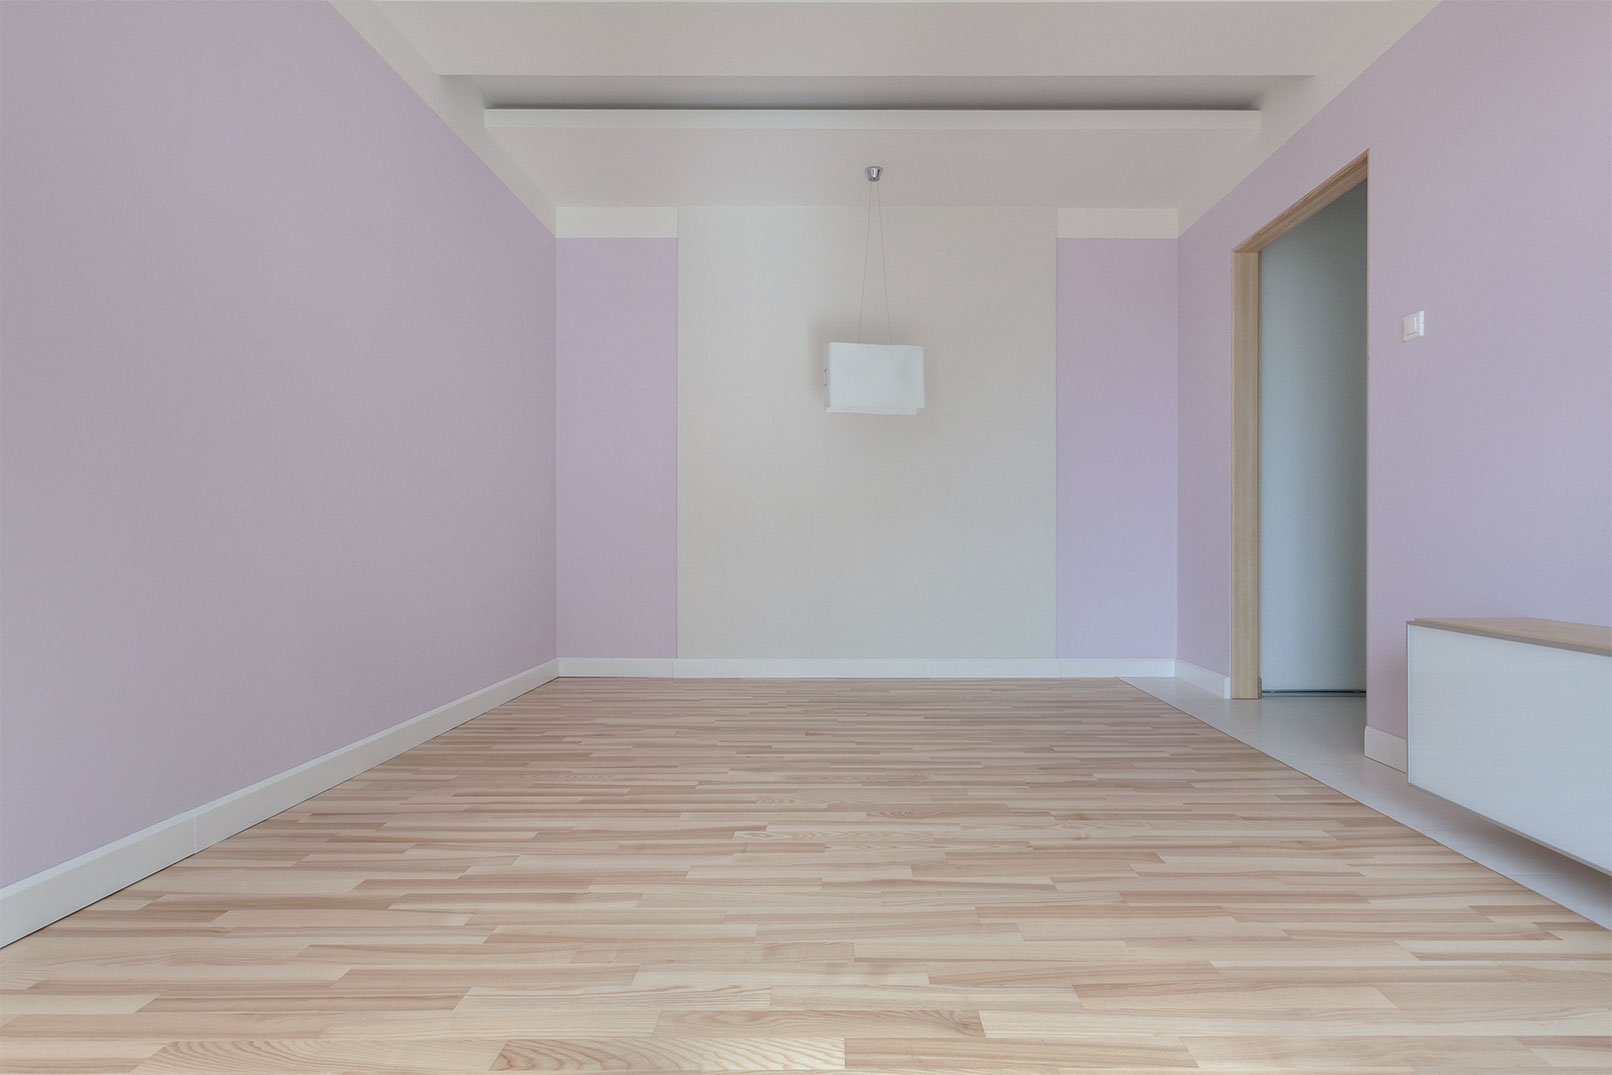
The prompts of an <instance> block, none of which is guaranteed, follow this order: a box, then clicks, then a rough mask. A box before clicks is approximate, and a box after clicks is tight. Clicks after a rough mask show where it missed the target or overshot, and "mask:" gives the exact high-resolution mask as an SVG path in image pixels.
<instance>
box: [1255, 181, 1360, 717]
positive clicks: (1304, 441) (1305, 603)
mask: <svg viewBox="0 0 1612 1075" xmlns="http://www.w3.org/2000/svg"><path fill="white" fill-rule="evenodd" d="M1259 267H1260V275H1259V280H1260V299H1259V309H1260V331H1259V351H1260V355H1259V440H1260V444H1259V452H1260V466H1259V544H1260V549H1259V553H1260V564H1259V574H1260V583H1259V622H1260V632H1259V648H1260V653H1259V674H1260V681H1261V684H1262V686H1263V687H1264V689H1265V690H1271V691H1278V690H1301V691H1302V690H1336V691H1363V690H1365V689H1366V186H1365V184H1361V185H1360V186H1358V187H1356V188H1355V189H1354V190H1352V191H1350V192H1349V193H1347V194H1345V195H1344V196H1343V197H1341V198H1339V199H1338V200H1337V201H1335V202H1333V203H1332V204H1331V205H1329V206H1327V207H1326V208H1325V209H1323V210H1321V212H1319V213H1317V214H1316V215H1315V216H1313V217H1311V218H1310V219H1309V220H1307V221H1305V222H1304V223H1303V224H1301V225H1300V226H1299V227H1297V228H1295V229H1294V230H1293V231H1291V232H1289V233H1288V234H1286V235H1284V236H1282V238H1280V239H1278V240H1276V241H1275V242H1274V243H1272V244H1271V245H1270V246H1268V247H1266V248H1265V250H1264V251H1263V252H1262V253H1261V254H1260V263H1259Z"/></svg>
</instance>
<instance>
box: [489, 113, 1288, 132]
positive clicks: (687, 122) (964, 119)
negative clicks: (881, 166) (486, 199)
mask: <svg viewBox="0 0 1612 1075" xmlns="http://www.w3.org/2000/svg"><path fill="white" fill-rule="evenodd" d="M486 123H487V126H488V128H510V129H528V130H634V131H638V130H673V131H691V130H721V131H763V130H792V131H1239V132H1255V131H1258V130H1259V129H1260V114H1259V112H1258V111H1257V110H1254V109H1239V110H1210V109H1169V110H1155V109H1102V110H1064V109H1034V110H985V109H801V108H781V109H770V108H489V109H487V111H486Z"/></svg>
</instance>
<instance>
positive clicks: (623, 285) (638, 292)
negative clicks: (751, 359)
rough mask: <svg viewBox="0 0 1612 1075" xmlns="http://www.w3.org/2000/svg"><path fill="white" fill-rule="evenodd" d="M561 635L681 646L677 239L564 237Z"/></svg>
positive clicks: (656, 648) (670, 652) (588, 648)
mask: <svg viewBox="0 0 1612 1075" xmlns="http://www.w3.org/2000/svg"><path fill="white" fill-rule="evenodd" d="M558 363H559V368H558V375H557V376H558V385H559V408H560V414H559V454H558V458H559V520H560V523H559V645H560V653H562V654H563V655H565V656H567V657H674V656H676V654H677V240H676V239H562V240H561V241H560V244H559V329H558Z"/></svg>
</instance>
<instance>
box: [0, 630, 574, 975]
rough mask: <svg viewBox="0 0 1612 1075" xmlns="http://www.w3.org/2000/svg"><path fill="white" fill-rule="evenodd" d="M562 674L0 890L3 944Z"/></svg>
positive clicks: (491, 690) (519, 680) (275, 779)
mask: <svg viewBox="0 0 1612 1075" xmlns="http://www.w3.org/2000/svg"><path fill="white" fill-rule="evenodd" d="M558 674H559V662H558V661H549V662H547V663H546V664H541V665H538V666H537V667H536V668H529V669H527V670H526V671H524V672H521V673H519V674H517V675H513V676H510V677H509V678H508V679H506V680H503V681H502V682H499V683H494V684H493V685H492V686H490V687H483V688H482V689H481V690H479V691H475V692H473V693H471V694H467V695H465V696H464V697H463V698H459V699H456V700H455V701H452V702H449V703H448V704H447V705H443V706H438V707H437V708H436V709H433V710H431V711H430V712H429V713H422V714H420V715H419V716H417V717H412V718H410V719H409V720H406V721H404V722H403V723H401V724H397V725H394V726H392V727H390V728H387V729H385V730H383V731H379V732H376V733H375V734H374V735H371V736H367V737H365V738H363V739H360V740H358V742H356V743H350V744H348V745H347V746H344V747H339V748H337V749H336V750H333V751H331V752H330V753H328V754H325V755H323V756H322V757H318V758H315V759H313V760H312V761H309V762H304V763H303V764H302V765H298V766H296V767H295V768H291V769H287V770H286V771H285V772H283V773H279V774H276V775H275V776H271V777H269V778H267V779H265V780H260V781H258V782H257V783H256V784H253V785H251V786H250V787H245V788H242V789H241V790H239V791H235V792H231V793H230V794H228V795H225V796H223V797H222V798H218V799H214V800H213V801H212V802H210V803H205V804H204V805H202V806H198V807H196V808H195V809H194V810H187V811H185V812H184V813H182V814H177V815H175V816H174V817H171V818H168V819H167V820H165V821H159V822H157V823H156V824H155V825H151V826H149V827H147V828H144V829H141V830H140V831H139V832H136V833H133V834H132V835H129V836H125V837H123V838H122V839H121V840H114V841H112V842H111V843H109V844H105V845H103V846H101V847H98V848H96V849H95V850H93V851H87V852H85V853H84V854H82V855H80V856H78V857H77V858H75V859H69V860H68V861H67V862H63V863H61V864H60V865H58V866H52V867H51V868H50V869H48V870H42V871H40V872H39V873H36V874H34V875H33V876H32V877H25V878H23V879H22V880H20V881H16V882H13V883H12V884H9V885H7V886H6V887H5V888H0V945H3V944H10V943H11V942H12V941H14V940H16V939H17V938H18V937H23V936H26V935H27V934H29V933H32V932H33V931H34V930H36V929H39V928H41V927H42V926H48V925H49V924H50V923H52V922H54V921H56V920H57V919H58V918H62V917H64V916H66V915H70V914H72V913H73V912H74V911H77V910H79V909H80V908H83V907H87V906H89V905H90V904H92V903H94V902H95V901H96V900H98V899H101V898H102V897H104V896H108V895H110V894H112V893H113V892H116V891H118V890H119V889H120V888H124V887H126V886H128V885H132V884H133V883H134V882H136V881H138V880H140V879H141V878H144V877H149V876H151V875H152V874H154V873H156V872H157V871H158V870H161V869H163V868H164V867H167V866H171V865H173V864H174V863H176V862H178V861H179V860H180V859H183V858H188V857H189V856H191V855H193V854H195V853H196V852H197V851H200V850H202V849H203V848H206V847H210V846H212V845H213V844H216V843H217V842H218V841H220V840H222V839H224V838H225V837H227V836H233V835H234V834H235V833H237V832H240V831H241V830H242V829H245V828H248V827H250V826H252V825H256V824H257V823H258V822H259V821H262V820H264V819H265V818H270V817H273V816H274V815H275V814H278V813H280V812H281V811H282V810H286V809H289V808H290V807H292V806H295V805H296V804H297V803H300V802H302V801H303V800H305V799H308V798H311V797H312V796H314V795H317V794H319V793H320V792H322V791H326V790H328V789H330V788H333V787H335V786H336V785H337V784H339V783H341V782H342V781H343V780H348V779H350V778H352V777H354V776H357V775H358V774H359V773H362V772H364V771H365V770H366V769H371V768H373V767H375V766H376V765H379V764H380V763H381V762H383V761H386V760H388V759H390V758H395V757H397V756H398V755H399V754H401V753H403V752H404V751H405V750H410V749H412V748H413V747H417V746H419V745H420V744H421V743H423V742H425V741H426V740H428V739H431V738H434V737H435V736H438V735H441V734H442V733H443V732H445V731H448V730H449V729H450V728H455V727H457V726H458V725H460V724H463V723H464V722H465V721H467V720H469V719H471V718H472V717H479V716H480V715H481V714H483V713H485V712H487V711H488V710H489V709H493V708H495V707H497V706H500V705H503V704H504V703H505V702H507V701H509V700H510V699H512V698H518V697H520V696H521V695H523V694H525V693H526V692H527V691H530V690H533V689H535V688H537V687H541V686H542V685H543V684H545V683H547V682H548V681H549V680H551V679H553V678H555V676H556V675H558Z"/></svg>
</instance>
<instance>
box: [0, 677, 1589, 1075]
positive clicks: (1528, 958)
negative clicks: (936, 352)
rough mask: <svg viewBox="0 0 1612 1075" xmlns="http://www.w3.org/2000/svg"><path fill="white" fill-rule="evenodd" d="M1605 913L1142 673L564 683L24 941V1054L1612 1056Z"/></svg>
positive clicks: (359, 1062)
mask: <svg viewBox="0 0 1612 1075" xmlns="http://www.w3.org/2000/svg"><path fill="white" fill-rule="evenodd" d="M1609 942H1612V937H1609V934H1608V932H1607V931H1606V930H1604V929H1601V928H1599V927H1597V926H1594V925H1591V924H1589V923H1587V922H1586V921H1585V920H1584V919H1582V918H1580V917H1578V916H1577V915H1574V914H1572V913H1571V912H1568V911H1564V910H1563V909H1561V908H1560V907H1558V906H1556V905H1555V904H1552V903H1550V902H1548V901H1547V900H1545V899H1544V898H1543V897H1540V896H1537V895H1535V894H1533V893H1531V892H1529V891H1528V890H1527V889H1524V888H1522V887H1520V886H1518V885H1516V884H1514V883H1512V882H1510V881H1507V880H1505V879H1503V878H1501V877H1499V876H1498V875H1496V874H1493V873H1491V872H1489V871H1488V870H1486V869H1484V868H1482V867H1480V866H1477V865H1475V864H1473V863H1471V862H1469V861H1467V860H1466V859H1463V858H1461V857H1460V856H1459V855H1456V854H1455V853H1454V852H1452V851H1449V850H1447V849H1445V848H1443V847H1441V846H1440V845H1438V844H1435V843H1433V842H1432V841H1430V840H1428V839H1426V838H1425V837H1422V836H1419V835H1417V834H1416V833H1414V832H1412V831H1410V830H1409V829H1406V828H1405V827H1403V826H1401V825H1399V824H1397V823H1395V822H1393V821H1389V820H1388V819H1386V818H1384V817H1382V816H1381V815H1379V814H1376V813H1373V812H1372V811H1370V810H1368V809H1366V808H1365V807H1362V806H1360V805H1359V804H1357V803H1355V802H1353V801H1351V800H1349V799H1346V798H1344V797H1343V796H1341V795H1340V794H1338V793H1337V792H1334V791H1332V790H1330V789H1328V788H1327V787H1325V786H1323V785H1321V784H1319V783H1317V782H1316V781H1314V780H1311V779H1309V778H1308V777H1305V776H1302V775H1300V774H1299V773H1297V772H1295V771H1293V770H1292V769H1289V768H1287V767H1285V766H1283V765H1281V764H1279V763H1277V762H1275V761H1272V760H1270V759H1269V758H1267V757H1265V756H1264V755H1262V754H1260V753H1258V752H1256V751H1254V750H1252V749H1251V748H1249V747H1246V746H1243V745H1242V744H1240V743H1238V742H1236V741H1235V740H1233V739H1230V738H1228V737H1226V736H1224V735H1222V734H1220V733H1219V732H1217V731H1214V730H1213V729H1211V728H1209V727H1208V726H1206V725H1204V724H1201V723H1199V722H1197V721H1195V720H1193V719H1192V718H1190V717H1187V716H1185V715H1183V714H1181V713H1179V712H1177V711H1175V710H1173V709H1170V708H1168V707H1166V706H1164V705H1163V704H1162V703H1160V702H1157V701H1155V700H1154V699H1152V698H1150V697H1148V696H1147V695H1145V694H1143V693H1141V692H1140V691H1137V690H1135V689H1133V688H1131V687H1128V686H1126V685H1123V684H1121V683H1118V682H1117V681H1113V680H1105V681H1084V682H1080V681H1066V682H1059V681H1032V682H1012V683H1009V682H1000V681H998V682H991V683H981V682H977V681H975V682H952V683H936V682H913V681H905V682H890V681H884V682H877V681H860V682H852V681H840V682H822V681H820V682H815V683H786V682H754V681H752V682H741V681H722V682H690V681H675V682H674V681H636V682H635V681H619V680H618V681H605V680H595V681H586V680H561V681H557V682H555V683H553V684H550V685H549V686H546V687H544V688H542V689H540V690H538V691H534V692H533V693H531V694H529V695H527V696H525V697H523V698H521V699H519V700H517V701H515V702H513V703H511V704H509V705H507V706H504V707H502V708H500V709H498V710H496V711H494V712H492V713H489V714H488V715H486V716H483V717H481V718H478V719H477V720H474V721H472V722H471V723H469V724H467V725H464V726H463V727H461V728H459V729H458V730H456V731H453V732H450V733H448V734H447V735H444V736H442V737H440V738H438V739H435V740H433V741H432V742H430V743H427V744H425V745H424V746H421V747H419V748H418V749H416V750H413V751H410V752H409V753H408V754H406V755H404V756H402V757H400V758H398V759H396V760H395V761H392V762H390V763H388V764H385V765H382V766H380V767H378V768H376V769H374V770H371V771H370V772H368V773H366V774H364V775H363V776H361V777H358V778H357V779H354V780H351V781H348V782H347V783H345V784H343V785H341V786H339V787H337V788H335V789H333V790H331V791H329V792H327V793H325V794H324V795H320V796H319V797H317V798H315V799H312V800H310V801H308V802H307V803H304V804H303V805H301V806H299V807H297V808H295V809H293V810H290V811H288V812H286V813H284V814H282V815H280V816H278V817H276V818H273V819H271V820H270V821H267V822H265V823H263V824H261V825H258V826H256V827H255V828H253V829H250V830H248V831H246V832H244V833H241V834H240V835H239V836H236V837H233V838H232V839H229V840H227V841H225V842H223V843H221V844H219V845H217V846H215V847H213V848H211V849H210V850H207V851H204V852H202V853H201V854H198V855H196V856H195V857H193V858H191V859H189V860H187V861H185V862H184V863H181V864H179V865H177V866H174V867H172V868H170V869H167V870H164V871H163V872H161V873H159V874H157V875H156V876H154V877H151V878H149V879H148V880H146V881H143V882H141V883H139V884H137V885H134V886H133V887H131V888H129V889H127V890H125V891H123V892H121V893H119V894H117V895H116V896H113V897H111V898H109V899H106V900H103V901H102V902H100V903H98V904H96V905H95V906H94V907H91V908H89V909H87V910H84V911H82V912H80V913H78V914H76V915H73V916H72V917H70V918H68V919H66V920H64V921H62V922H60V923H58V924H56V925H53V926H51V927H49V928H47V929H45V930H43V931H41V932H39V933H36V934H34V935H33V936H31V937H27V938H24V939H23V940H21V941H18V942H16V943H15V944H13V945H12V946H10V947H9V948H7V949H5V950H4V952H3V954H0V964H3V972H4V984H5V988H6V989H7V990H8V992H7V993H6V994H5V996H4V1002H3V1007H0V1013H3V1018H4V1025H3V1027H0V1042H3V1044H0V1058H3V1060H0V1067H3V1068H4V1069H5V1070H7V1071H19V1072H20V1071H140V1072H147V1071H153V1072H154V1071H219V1072H224V1071H227V1072H260V1071H271V1072H326V1071H331V1072H457V1071H486V1070H488V1069H500V1068H535V1069H538V1070H546V1071H630V1072H673V1071H676V1072H686V1071H727V1072H734V1071H751V1072H760V1071H767V1072H781V1071H787V1072H822V1071H842V1070H844V1071H856V1072H867V1073H874V1072H877V1073H880V1075H895V1073H916V1072H944V1073H949V1075H959V1073H963V1072H978V1073H983V1075H1030V1073H1049V1075H1050V1073H1055V1072H1075V1071H1078V1072H1083V1073H1089V1072H1092V1071H1125V1072H1137V1071H1171V1070H1177V1069H1191V1068H1194V1067H1197V1068H1203V1069H1208V1070H1219V1071H1239V1072H1270V1073H1277V1072H1282V1073H1287V1072H1318V1071H1325V1072H1345V1071H1372V1072H1389V1071H1396V1072H1403V1071H1439V1072H1451V1073H1479V1072H1494V1073H1518V1075H1520V1073H1524V1072H1538V1071H1558V1070H1562V1069H1578V1070H1587V1071H1599V1072H1605V1071H1607V1070H1609V1067H1612V1052H1609V1041H1608V1035H1609V1033H1612V1016H1609V1013H1608V1006H1609V1003H1612V961H1609V954H1612V943H1609Z"/></svg>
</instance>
